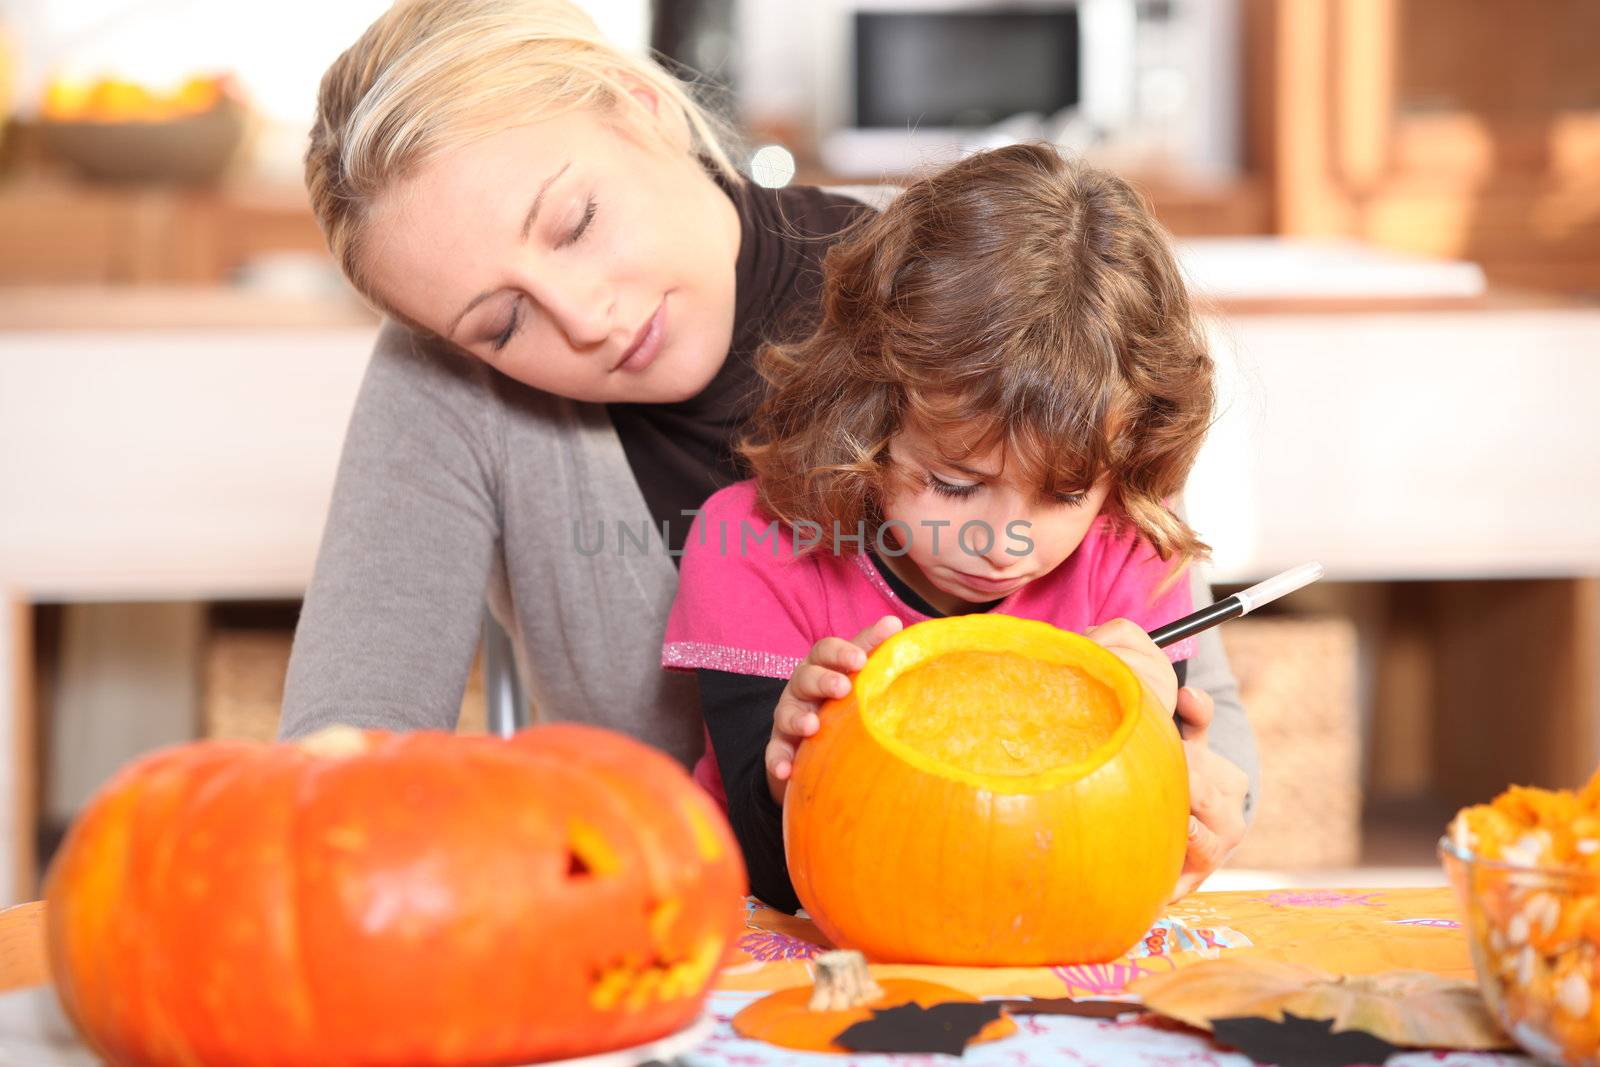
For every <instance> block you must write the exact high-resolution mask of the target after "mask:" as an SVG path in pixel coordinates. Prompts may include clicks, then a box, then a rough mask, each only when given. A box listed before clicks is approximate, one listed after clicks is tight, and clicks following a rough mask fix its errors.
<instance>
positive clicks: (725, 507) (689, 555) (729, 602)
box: [661, 482, 825, 710]
mask: <svg viewBox="0 0 1600 1067" xmlns="http://www.w3.org/2000/svg"><path fill="white" fill-rule="evenodd" d="M754 501H755V490H754V489H753V488H752V487H751V486H750V485H749V483H747V482H741V483H739V484H738V485H734V486H730V487H728V488H727V489H723V490H721V491H720V492H718V493H716V494H715V495H714V496H712V497H711V499H710V500H707V501H706V503H705V506H704V507H703V508H701V511H700V514H699V515H698V516H696V518H695V520H694V525H693V526H691V527H690V528H689V537H688V540H687V541H686V542H685V544H684V547H683V558H682V559H681V560H680V562H679V568H678V594H677V597H676V598H675V599H674V600H673V602H672V611H671V613H670V614H669V615H668V616H667V631H666V636H665V638H664V640H663V644H662V650H661V665H662V666H663V667H667V668H670V669H675V670H714V671H726V672H728V673H730V674H753V675H760V676H762V677H765V678H783V679H785V680H787V679H788V677H789V676H790V675H791V674H793V673H794V669H795V668H796V667H798V666H799V665H800V662H801V661H802V660H803V659H805V657H806V656H807V655H808V654H809V653H810V651H811V646H812V644H813V643H814V642H815V641H816V640H817V638H819V637H822V636H825V635H823V634H821V633H816V635H815V636H812V634H813V632H814V627H815V625H816V621H815V620H816V619H817V618H818V617H819V616H820V615H821V612H820V611H818V610H817V606H816V605H815V604H814V601H816V600H817V599H818V597H817V592H818V590H817V578H816V572H815V568H813V567H811V566H810V565H809V564H808V563H807V561H806V560H804V559H797V558H796V557H795V556H794V554H793V552H792V550H791V548H790V544H791V542H789V541H788V540H787V539H784V538H780V537H779V535H778V533H777V526H776V524H771V525H770V526H769V524H768V523H766V522H765V521H764V520H762V519H760V517H759V516H758V514H757V513H756V512H755V510H754ZM769 710H770V709H769Z"/></svg>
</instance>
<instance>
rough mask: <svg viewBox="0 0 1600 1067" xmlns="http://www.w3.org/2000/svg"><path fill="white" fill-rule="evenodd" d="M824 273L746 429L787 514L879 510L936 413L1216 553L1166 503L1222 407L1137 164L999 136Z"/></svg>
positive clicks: (846, 524) (1051, 476)
mask: <svg viewBox="0 0 1600 1067" xmlns="http://www.w3.org/2000/svg"><path fill="white" fill-rule="evenodd" d="M823 275H824V285H823V298H822V300H823V303H822V318H821V321H820V323H819V324H818V326H817V328H816V330H815V331H814V332H813V333H812V334H811V335H810V336H809V337H808V338H806V339H804V340H801V341H798V342H796V343H792V344H782V345H769V346H768V347H766V348H765V349H764V350H763V351H762V353H761V355H760V357H759V361H758V366H759V369H760V372H761V375H762V377H763V378H764V379H765V380H766V382H767V385H768V391H767V394H766V398H765V400H764V401H763V403H762V404H761V406H760V408H759V409H758V410H757V412H756V414H755V415H754V416H753V418H752V420H751V422H750V423H749V424H748V426H747V429H746V433H745V435H744V437H743V439H742V440H741V441H740V446H739V450H740V453H741V454H742V455H743V456H744V458H745V459H746V461H747V462H748V463H749V464H750V466H751V468H752V470H753V472H754V474H755V476H756V478H757V479H758V485H759V493H760V502H761V504H762V506H763V507H764V508H765V509H766V510H767V511H768V512H769V513H770V514H772V515H773V516H774V517H776V518H778V519H780V520H782V521H785V522H789V523H795V522H799V521H810V522H815V523H818V524H819V525H820V526H822V527H823V528H824V529H827V528H831V527H830V524H831V523H833V522H838V523H839V524H840V526H841V527H842V528H844V529H852V530H853V529H855V528H856V527H857V523H858V522H863V521H871V520H872V518H873V516H875V515H876V514H877V513H878V509H879V507H880V505H881V502H882V501H883V500H884V499H885V498H886V496H887V493H888V490H889V488H890V487H891V478H892V477H893V476H894V472H893V471H892V469H891V468H892V464H891V462H890V459H889V451H888V446H889V442H890V440H891V439H892V438H893V437H894V436H895V434H897V433H899V432H900V431H901V430H903V429H907V428H916V429H919V430H921V431H922V432H924V433H925V434H926V435H927V436H928V437H929V439H931V440H933V441H935V442H938V444H939V447H940V448H941V450H942V451H943V452H944V454H945V458H946V459H948V460H951V461H954V462H961V461H962V459H963V458H964V457H969V456H974V455H982V454H983V453H985V452H987V451H988V450H989V449H990V448H992V447H994V446H995V445H996V444H999V445H1001V446H1002V448H1003V455H1004V457H1005V463H1006V468H1007V474H1008V475H1010V476H1014V477H1018V478H1019V480H1020V484H1023V485H1031V486H1034V487H1036V488H1037V490H1038V491H1039V493H1040V494H1041V495H1042V496H1048V495H1051V494H1065V493H1074V492H1081V491H1083V490H1085V489H1087V488H1089V487H1090V486H1091V485H1093V484H1094V483H1095V482H1096V481H1097V480H1098V479H1099V478H1100V477H1102V476H1108V477H1109V484H1110V493H1109V494H1108V496H1107V511H1108V512H1109V513H1110V514H1112V515H1113V516H1114V517H1116V518H1119V519H1121V520H1123V521H1126V522H1128V523H1131V524H1132V525H1133V527H1134V528H1136V529H1137V530H1138V532H1139V533H1140V534H1141V535H1142V536H1143V537H1144V539H1145V540H1146V541H1148V542H1149V543H1150V545H1151V546H1152V547H1153V548H1154V549H1155V551H1156V552H1157V553H1158V554H1159V555H1160V557H1161V558H1162V559H1164V560H1172V561H1173V562H1174V574H1175V573H1176V572H1177V569H1178V568H1180V567H1181V566H1182V565H1184V564H1186V563H1188V562H1189V561H1190V560H1192V559H1194V558H1196V557H1199V556H1203V555H1204V554H1205V552H1206V546H1205V545H1203V544H1202V543H1201V542H1200V540H1199V539H1198V538H1197V537H1196V535H1195V533H1194V531H1193V530H1191V529H1190V528H1189V526H1188V525H1187V524H1186V523H1184V522H1183V520H1182V519H1180V518H1179V517H1178V516H1177V515H1176V514H1174V513H1173V512H1172V511H1171V510H1170V509H1169V508H1168V507H1167V506H1166V503H1165V502H1166V501H1167V500H1168V499H1170V498H1172V497H1173V496H1175V495H1176V494H1177V493H1178V492H1179V491H1180V490H1181V489H1182V488H1183V484H1184V481H1185V480H1186V478H1187V477H1188V474H1189V469H1190V467H1191V466H1192V465H1193V463H1194V458H1195V454H1196V453H1197V452H1198V450H1199V448H1200V444H1201V441H1202V440H1203V438H1204V436H1205V433H1206V429H1207V427H1208V426H1209V424H1210V422H1211V415H1212V404H1213V386H1212V362H1211V357H1210V354H1209V353H1208V352H1207V350H1206V345H1205V342H1204V338H1203V334H1202V332H1201V329H1200V326H1199V323H1198V321H1197V319H1196V316H1195V314H1194V311H1193V309H1192V307H1191V305H1190V300H1189V295H1188V292H1187V290H1186V289H1185V287H1184V284H1183V280H1182V278H1181V276H1180V274H1179V271H1178V267H1177V264H1176V263H1175V261H1174V260H1173V257H1172V253H1171V250H1170V249H1169V247H1168V244H1167V236H1166V234H1165V232H1164V231H1163V230H1162V228H1161V226H1160V225H1159V224H1158V223H1157V222H1156V221H1155V219H1154V217H1153V216H1152V215H1151V212H1150V209H1149V207H1148V206H1147V205H1146V204H1145V202H1144V200H1143V198H1142V197H1141V196H1140V195H1139V194H1138V193H1137V192H1135V191H1134V189H1133V188H1132V187H1131V186H1130V185H1129V184H1128V183H1127V182H1125V181H1123V180H1122V179H1121V178H1118V177H1116V176H1115V175H1113V174H1110V173H1107V172H1106V171H1102V170H1098V169H1095V168H1092V167H1088V166H1085V165H1082V164H1080V163H1076V162H1073V161H1070V160H1068V159H1065V158H1063V157H1062V156H1061V155H1060V154H1059V153H1057V151H1056V150H1055V149H1053V148H1051V147H1049V146H1048V145H1013V146H1010V147H1006V148H1000V149H995V150H993V151H988V152H981V153H978V154H976V155H973V156H970V157H968V158H967V159H964V160H962V161H961V162H959V163H956V164H955V165H953V166H950V167H948V168H946V169H944V170H941V171H939V172H938V173H936V174H933V175H931V176H929V177H927V178H924V179H922V180H920V181H918V182H916V183H915V184H913V185H911V186H910V187H908V188H907V189H906V190H905V191H904V192H903V193H902V194H901V195H900V196H899V197H897V198H896V199H895V200H894V202H893V203H891V204H890V205H889V207H888V208H887V209H885V210H884V211H883V212H882V213H881V214H879V215H876V216H869V217H868V218H866V219H864V220H862V222H860V223H859V224H857V226H856V228H854V229H853V230H852V231H851V232H850V233H849V234H848V235H846V237H845V238H844V239H843V240H841V241H840V242H839V243H838V244H836V245H834V247H833V248H832V249H831V250H830V251H829V252H828V254H827V257H826V259H825V261H824V264H823Z"/></svg>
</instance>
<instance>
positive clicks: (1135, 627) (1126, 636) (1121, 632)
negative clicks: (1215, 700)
mask: <svg viewBox="0 0 1600 1067" xmlns="http://www.w3.org/2000/svg"><path fill="white" fill-rule="evenodd" d="M1083 636H1085V637H1087V638H1089V639H1090V640H1091V641H1093V642H1095V643H1096V644H1097V645H1099V646H1100V647H1102V648H1104V649H1106V650H1107V651H1108V652H1111V653H1113V654H1115V655H1116V657H1117V658H1118V659H1120V660H1121V661H1122V662H1124V663H1126V664H1127V665H1128V666H1129V667H1132V668H1133V673H1134V674H1137V675H1138V676H1139V680H1140V681H1142V682H1144V684H1145V685H1146V686H1148V687H1149V688H1150V692H1152V693H1154V694H1155V695H1156V699H1157V700H1159V701H1161V706H1162V707H1163V708H1166V709H1167V714H1168V715H1171V714H1172V712H1173V709H1174V708H1175V706H1176V705H1177V702H1178V673H1177V672H1176V671H1174V670H1173V669H1172V661H1171V660H1169V659H1167V654H1166V653H1165V652H1163V651H1161V649H1159V648H1157V647H1156V643H1155V642H1154V641H1152V640H1150V635H1149V634H1147V633H1145V632H1144V627H1142V626H1140V625H1139V624H1138V623H1136V622H1131V621H1129V620H1128V619H1112V620H1111V621H1110V622H1107V623H1102V624H1101V625H1099V626H1091V627H1089V629H1087V630H1085V631H1084V632H1083ZM1206 721H1207V722H1209V721H1210V719H1209V718H1208V719H1207V720H1206Z"/></svg>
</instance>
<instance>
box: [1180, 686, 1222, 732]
mask: <svg viewBox="0 0 1600 1067" xmlns="http://www.w3.org/2000/svg"><path fill="white" fill-rule="evenodd" d="M1176 710H1177V713H1178V718H1179V719H1181V720H1183V721H1182V723H1181V728H1182V731H1183V739H1184V740H1185V741H1189V740H1193V739H1196V738H1199V739H1202V740H1204V739H1205V736H1206V732H1207V731H1208V730H1209V729H1210V728H1211V719H1212V716H1213V715H1214V714H1215V713H1216V704H1215V703H1214V702H1213V701H1212V699H1211V694H1210V693H1207V692H1206V691H1205V690H1204V689H1192V688H1190V687H1189V686H1184V687H1183V688H1182V689H1179V690H1178V706H1177V708H1176Z"/></svg>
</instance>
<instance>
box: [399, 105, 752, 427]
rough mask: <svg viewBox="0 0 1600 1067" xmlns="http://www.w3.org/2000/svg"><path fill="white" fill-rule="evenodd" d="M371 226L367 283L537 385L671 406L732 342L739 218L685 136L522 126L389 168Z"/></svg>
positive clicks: (566, 120)
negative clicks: (397, 170) (415, 164)
mask: <svg viewBox="0 0 1600 1067" xmlns="http://www.w3.org/2000/svg"><path fill="white" fill-rule="evenodd" d="M646 95H647V94H644V95H640V99H641V100H642V101H644V102H645V103H646V105H647V106H652V105H653V102H654V101H653V98H651V99H649V100H646V99H645V96H646ZM372 224H373V227H374V229H373V233H374V234H375V239H374V242H373V246H372V250H371V252H370V255H371V257H372V258H371V263H370V267H371V270H372V275H373V279H374V285H375V286H376V288H377V291H378V292H379V293H381V294H382V295H383V296H384V297H385V298H386V299H387V300H389V301H390V302H391V303H392V304H393V305H394V306H395V308H397V309H398V310H399V311H401V312H402V313H403V314H405V315H407V316H409V317H410V318H412V319H413V320H415V321H416V322H417V323H419V324H421V325H422V326H425V327H427V328H428V329H430V330H432V331H434V332H435V333H437V334H439V335H440V336H441V337H444V338H446V339H448V340H450V341H452V342H454V343H455V344H456V345H458V346H459V347H460V348H462V349H464V350H465V351H466V352H468V353H470V354H471V355H473V356H474V357H476V358H478V359H481V360H483V361H484V362H485V363H488V364H489V365H490V366H492V367H494V368H495V369H496V370H499V371H501V372H502V373H504V374H506V375H508V376H510V377H512V378H515V379H517V380H518V381H521V382H525V383H526V384H528V385H531V386H533V387H534V388H536V389H541V390H544V391H546V392H550V393H556V394H558V395H561V396H567V397H572V398H573V399H575V400H586V401H595V402H622V403H669V402H672V401H676V400H683V399H685V398H687V397H690V396H693V395H695V394H696V393H698V392H699V391H700V390H701V389H703V388H704V387H705V385H706V384H707V383H708V382H709V381H710V380H711V378H712V376H713V375H714V374H715V373H716V372H717V369H718V368H719V367H721V365H722V362H723V360H724V359H725V358H726V356H727V351H728V344H729V342H730V340H731V338H732V335H733V308H734V264H735V261H736V260H737V258H738V253H739V217H738V214H737V212H736V210H735V209H734V206H733V203H732V201H730V200H729V199H728V197H727V196H726V195H725V194H724V193H723V192H722V190H721V189H719V188H718V187H717V185H716V184H715V183H714V182H713V181H712V180H711V178H710V177H708V176H707V174H706V173H705V170H704V169H703V168H702V167H701V165H700V164H699V162H698V161H696V160H695V158H694V157H693V156H692V155H691V154H690V152H689V150H688V142H687V137H686V136H685V138H684V143H683V145H682V146H681V147H678V146H669V145H665V144H662V143H660V142H659V141H658V140H655V139H652V138H649V137H647V136H646V135H644V134H635V133H631V132H625V131H624V130H622V129H620V128H619V127H617V126H616V125H614V124H612V123H610V122H607V121H606V119H605V117H604V116H603V115H599V114H596V113H595V112H593V111H589V110H583V111H575V112H569V113H567V114H564V115H561V116H558V117H556V118H551V119H546V120H543V121H540V122H535V123H531V124H529V125H526V126H519V127H516V128H514V129H509V130H505V131H502V132H500V133H497V134H494V135H492V136H489V137H486V138H484V139H482V140H479V141H476V142H474V143H472V144H469V145H467V146H466V147H464V148H461V149H458V150H456V151H454V152H451V153H449V154H448V155H445V156H443V157H441V158H439V159H437V160H435V161H434V162H432V163H431V164H429V165H428V166H427V167H425V168H423V169H422V170H420V171H419V172H418V173H417V174H415V175H413V176H411V177H408V178H407V179H405V180H403V181H401V182H399V183H398V184H397V185H396V186H395V187H394V188H392V189H390V190H389V191H387V192H386V193H385V194H383V195H382V196H380V197H379V199H378V201H377V203H376V205H375V211H374V218H373V220H372Z"/></svg>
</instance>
